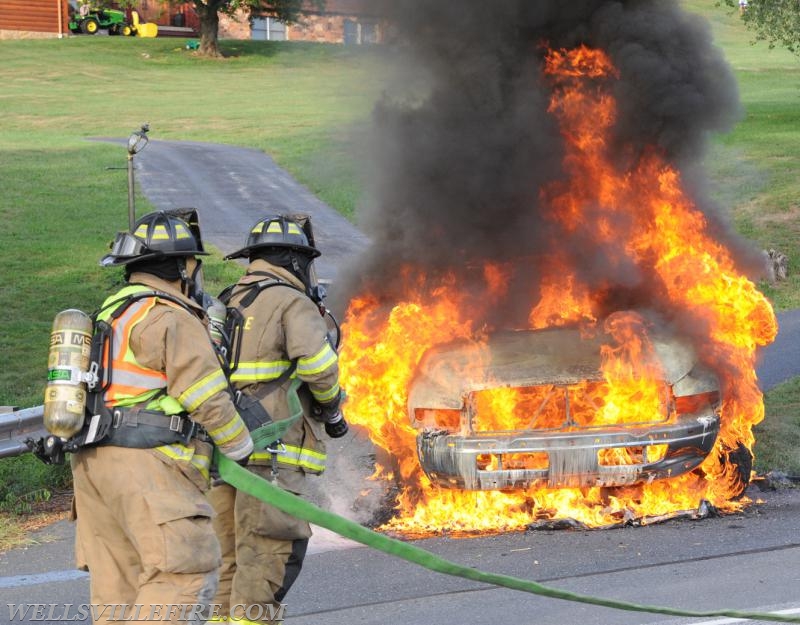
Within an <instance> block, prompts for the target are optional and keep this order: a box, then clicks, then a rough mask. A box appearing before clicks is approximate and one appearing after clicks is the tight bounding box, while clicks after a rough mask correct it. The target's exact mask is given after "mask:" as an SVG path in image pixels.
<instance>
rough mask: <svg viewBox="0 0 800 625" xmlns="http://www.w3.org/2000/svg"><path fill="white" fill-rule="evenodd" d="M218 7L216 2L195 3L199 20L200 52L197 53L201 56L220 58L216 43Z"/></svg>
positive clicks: (220, 53) (220, 54)
mask: <svg viewBox="0 0 800 625" xmlns="http://www.w3.org/2000/svg"><path fill="white" fill-rule="evenodd" d="M218 5H219V3H218V2H209V3H208V4H203V3H202V2H200V3H195V8H196V10H197V16H198V17H199V18H200V50H199V51H198V53H199V54H200V55H201V56H210V57H218V56H222V52H220V49H219V45H218V43H217V36H218V33H219V13H217V7H218Z"/></svg>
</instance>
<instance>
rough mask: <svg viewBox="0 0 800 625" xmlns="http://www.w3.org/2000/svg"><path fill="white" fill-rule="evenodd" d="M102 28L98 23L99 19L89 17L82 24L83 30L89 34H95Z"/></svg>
mask: <svg viewBox="0 0 800 625" xmlns="http://www.w3.org/2000/svg"><path fill="white" fill-rule="evenodd" d="M99 29H100V24H98V23H97V20H95V19H92V18H89V19H86V20H84V21H83V24H81V31H83V32H84V33H85V34H87V35H94V34H95V33H96V32H97V31H98V30H99Z"/></svg>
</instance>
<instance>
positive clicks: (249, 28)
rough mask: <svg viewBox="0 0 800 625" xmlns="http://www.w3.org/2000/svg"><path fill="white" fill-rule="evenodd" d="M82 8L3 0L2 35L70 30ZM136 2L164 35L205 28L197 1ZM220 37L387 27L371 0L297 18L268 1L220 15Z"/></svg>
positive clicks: (363, 35) (267, 37)
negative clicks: (285, 18) (281, 16)
mask: <svg viewBox="0 0 800 625" xmlns="http://www.w3.org/2000/svg"><path fill="white" fill-rule="evenodd" d="M106 5H107V6H111V7H114V6H116V3H114V2H107V3H106ZM76 8H77V0H0V38H9V37H14V38H22V37H25V38H28V37H64V36H69V35H71V33H70V32H69V30H68V28H67V23H68V21H69V16H70V14H71V13H72V12H73V11H74V10H76ZM134 8H135V9H136V10H137V11H138V12H139V16H140V18H141V20H142V21H143V22H151V23H155V24H158V35H159V36H160V37H163V36H181V37H196V36H198V33H199V31H200V19H199V18H198V16H197V14H196V13H195V10H194V7H193V4H192V3H191V2H185V3H183V4H177V5H173V4H170V3H169V2H165V1H163V0H139V2H138V3H137V4H136V5H135V7H134ZM219 37H220V39H255V40H264V41H314V42H320V43H342V44H348V45H350V44H356V45H361V44H371V43H380V42H381V41H383V28H382V24H381V21H380V20H379V19H378V16H377V14H376V13H375V11H374V9H373V8H372V3H371V2H370V0H326V2H325V6H324V8H323V9H322V10H319V9H317V8H316V6H314V5H313V4H312V3H309V4H308V6H307V8H306V10H304V11H303V13H302V15H301V16H300V19H299V20H298V21H297V23H294V24H285V23H283V22H280V21H279V20H277V19H275V17H274V14H271V12H270V10H269V3H268V2H265V3H264V7H263V8H262V9H256V10H254V11H253V12H252V14H248V13H246V12H240V13H239V14H238V15H236V16H235V17H233V18H231V17H228V16H226V15H220V25H219Z"/></svg>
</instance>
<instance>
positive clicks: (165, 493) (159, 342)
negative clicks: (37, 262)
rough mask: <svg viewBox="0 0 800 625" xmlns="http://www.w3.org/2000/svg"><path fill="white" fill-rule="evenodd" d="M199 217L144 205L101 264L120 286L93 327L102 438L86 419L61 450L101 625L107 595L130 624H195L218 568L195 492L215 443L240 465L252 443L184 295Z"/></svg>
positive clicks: (196, 252)
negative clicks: (98, 342)
mask: <svg viewBox="0 0 800 625" xmlns="http://www.w3.org/2000/svg"><path fill="white" fill-rule="evenodd" d="M178 215H180V216H178ZM182 217H184V218H182ZM196 217H197V215H196V212H195V211H193V210H185V211H173V212H167V211H162V212H155V213H151V214H148V215H146V216H144V217H142V218H141V219H139V220H138V221H137V222H136V224H135V225H134V228H133V231H132V232H121V233H119V234H118V235H117V238H116V239H115V241H114V243H113V244H112V247H111V253H110V254H107V255H106V256H104V257H103V258H102V260H101V261H100V264H101V265H103V266H117V265H123V266H124V267H125V280H126V282H127V285H126V286H125V287H124V288H123V289H122V290H121V291H119V292H118V293H116V294H115V295H113V296H111V297H109V298H108V299H106V301H105V303H104V304H103V307H102V309H101V310H100V311H99V312H98V314H97V317H96V322H95V326H96V329H95V333H96V334H97V331H98V330H97V326H98V325H99V324H101V323H103V322H104V323H105V324H107V325H106V326H105V327H106V328H107V329H108V344H107V345H106V347H105V348H104V349H103V359H102V360H103V370H104V373H103V380H104V383H103V385H102V391H101V392H98V393H96V394H95V400H97V401H96V405H95V406H94V408H93V409H92V410H91V413H90V414H97V415H98V416H106V415H107V416H108V417H109V421H108V422H106V423H105V425H103V426H100V428H99V429H102V430H105V431H104V432H103V433H102V434H99V435H98V427H97V424H94V425H91V424H88V425H87V427H88V429H89V430H90V431H86V427H85V428H84V431H83V432H82V433H81V435H80V436H81V437H83V440H84V441H85V442H84V444H83V445H82V446H80V447H79V448H78V450H77V452H75V453H74V454H73V455H72V456H71V465H72V473H73V479H74V491H75V498H74V513H75V515H76V520H77V531H76V558H77V564H78V567H79V568H81V569H83V570H88V571H89V572H90V574H91V583H90V586H91V602H92V603H93V604H98V605H99V608H98V610H97V612H98V614H97V615H96V617H95V618H96V621H95V622H99V623H106V622H113V621H114V619H117V620H119V619H120V618H122V615H121V614H120V612H119V609H117V611H116V613H115V612H114V608H113V606H112V608H110V609H104V606H108V605H111V604H128V608H127V609H128V612H127V613H126V614H125V615H124V617H125V618H128V619H130V618H131V617H132V616H135V615H134V614H133V613H131V612H130V611H131V610H133V609H134V606H136V605H141V607H140V608H138V610H139V613H138V617H139V618H142V619H149V620H162V621H167V622H171V623H195V622H198V623H199V622H202V620H201V619H200V616H199V614H198V609H199V608H197V605H198V604H205V605H207V604H208V603H209V602H210V600H211V599H212V598H213V596H214V593H215V592H216V587H217V581H218V573H219V567H220V564H221V557H220V547H219V543H218V541H217V539H216V536H215V534H214V530H213V526H212V523H211V517H212V515H213V509H212V508H211V506H210V505H209V503H208V501H207V500H206V498H205V492H206V491H207V490H208V485H209V464H210V456H211V452H212V444H213V445H216V446H217V447H218V448H219V450H220V452H221V453H223V454H225V455H226V456H228V457H229V458H231V459H233V460H235V461H237V462H239V463H240V464H246V461H247V458H248V456H249V454H250V452H251V451H252V449H253V442H252V439H251V437H250V435H249V432H248V431H247V428H246V426H245V424H244V422H243V420H242V418H241V417H240V416H239V414H238V413H237V411H236V408H235V406H234V404H233V401H232V398H231V395H230V393H229V391H228V385H227V381H226V379H225V374H224V372H223V370H222V369H221V366H220V363H219V360H218V358H217V356H216V353H215V351H214V348H213V346H212V343H211V339H210V337H209V335H208V328H207V325H206V322H205V318H204V311H203V308H202V307H201V306H200V305H198V303H197V302H196V301H195V300H194V296H196V295H197V292H198V287H199V285H200V284H201V276H202V269H201V261H200V260H199V258H198V257H199V256H202V255H205V254H206V253H205V252H204V250H203V245H202V241H201V237H200V230H199V227H198V225H197V222H196ZM90 401H91V398H90ZM93 419H94V417H93ZM89 421H91V420H89ZM100 422H101V423H102V422H103V421H102V419H100ZM169 606H182V607H181V608H180V609H177V608H174V607H172V608H170V607H169Z"/></svg>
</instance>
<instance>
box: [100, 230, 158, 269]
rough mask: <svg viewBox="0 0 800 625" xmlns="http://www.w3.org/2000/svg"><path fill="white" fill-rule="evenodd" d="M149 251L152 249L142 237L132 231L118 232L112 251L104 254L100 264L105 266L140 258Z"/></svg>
mask: <svg viewBox="0 0 800 625" xmlns="http://www.w3.org/2000/svg"><path fill="white" fill-rule="evenodd" d="M148 252H150V250H149V249H148V247H147V246H146V245H145V244H144V242H143V241H142V240H141V239H139V238H137V237H135V236H133V235H132V234H131V233H130V232H118V233H117V237H116V238H115V239H114V242H113V243H112V244H111V253H110V254H106V255H105V256H103V258H102V259H101V260H100V264H101V265H102V266H103V267H108V266H110V265H119V264H120V263H123V262H125V260H129V259H130V260H132V259H134V258H139V257H140V256H142V255H143V254H147V253H148Z"/></svg>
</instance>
